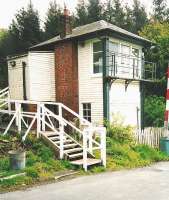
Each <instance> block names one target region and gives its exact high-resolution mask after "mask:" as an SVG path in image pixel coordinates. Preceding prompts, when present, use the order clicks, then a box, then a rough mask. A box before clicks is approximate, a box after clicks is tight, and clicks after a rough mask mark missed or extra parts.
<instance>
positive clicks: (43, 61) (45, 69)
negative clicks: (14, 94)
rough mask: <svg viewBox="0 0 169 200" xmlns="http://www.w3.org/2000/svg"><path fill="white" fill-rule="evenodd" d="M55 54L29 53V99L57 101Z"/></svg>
mask: <svg viewBox="0 0 169 200" xmlns="http://www.w3.org/2000/svg"><path fill="white" fill-rule="evenodd" d="M54 60H55V59H54V53H53V52H45V53H43V52H29V54H28V61H29V99H30V100H34V101H55V99H56V98H55V63H54Z"/></svg>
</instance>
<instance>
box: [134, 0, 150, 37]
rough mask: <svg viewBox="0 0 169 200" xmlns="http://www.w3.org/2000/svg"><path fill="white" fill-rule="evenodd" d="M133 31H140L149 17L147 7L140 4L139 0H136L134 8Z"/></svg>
mask: <svg viewBox="0 0 169 200" xmlns="http://www.w3.org/2000/svg"><path fill="white" fill-rule="evenodd" d="M132 23H133V28H132V32H134V33H138V31H140V30H141V29H142V28H143V27H144V26H145V25H146V24H147V23H148V17H147V13H146V10H145V7H144V6H143V5H141V4H140V2H139V0H134V4H133V9H132Z"/></svg>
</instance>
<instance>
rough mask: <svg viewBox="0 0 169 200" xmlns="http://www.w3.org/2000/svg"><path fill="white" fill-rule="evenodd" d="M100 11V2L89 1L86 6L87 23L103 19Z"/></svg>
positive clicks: (98, 0) (97, 0)
mask: <svg viewBox="0 0 169 200" xmlns="http://www.w3.org/2000/svg"><path fill="white" fill-rule="evenodd" d="M102 11H103V9H102V5H101V3H100V0H89V4H88V6H87V12H88V22H89V23H92V22H96V21H99V20H101V19H103V15H102V14H103V13H102Z"/></svg>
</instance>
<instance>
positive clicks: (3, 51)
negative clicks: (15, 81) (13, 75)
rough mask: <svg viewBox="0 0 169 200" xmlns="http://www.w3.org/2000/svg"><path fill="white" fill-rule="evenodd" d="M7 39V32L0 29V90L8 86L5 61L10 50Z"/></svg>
mask: <svg viewBox="0 0 169 200" xmlns="http://www.w3.org/2000/svg"><path fill="white" fill-rule="evenodd" d="M8 39H9V38H8V31H7V30H5V29H0V88H4V87H5V86H7V84H8V83H7V80H8V79H7V76H8V70H7V64H6V59H5V58H6V56H7V54H8V50H9V48H10V45H9V42H8Z"/></svg>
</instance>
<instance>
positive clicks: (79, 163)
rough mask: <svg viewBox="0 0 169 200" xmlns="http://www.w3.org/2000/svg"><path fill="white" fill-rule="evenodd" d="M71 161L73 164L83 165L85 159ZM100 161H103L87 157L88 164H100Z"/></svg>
mask: <svg viewBox="0 0 169 200" xmlns="http://www.w3.org/2000/svg"><path fill="white" fill-rule="evenodd" d="M70 163H71V164H73V165H83V159H80V160H74V161H70ZM100 163H101V160H99V159H92V158H88V159H87V165H88V166H91V165H96V164H100Z"/></svg>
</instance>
